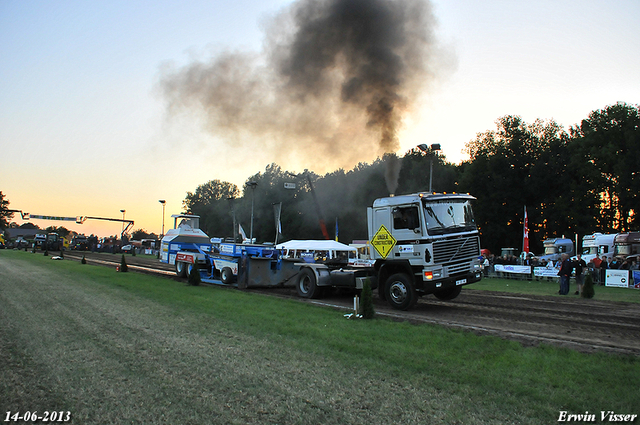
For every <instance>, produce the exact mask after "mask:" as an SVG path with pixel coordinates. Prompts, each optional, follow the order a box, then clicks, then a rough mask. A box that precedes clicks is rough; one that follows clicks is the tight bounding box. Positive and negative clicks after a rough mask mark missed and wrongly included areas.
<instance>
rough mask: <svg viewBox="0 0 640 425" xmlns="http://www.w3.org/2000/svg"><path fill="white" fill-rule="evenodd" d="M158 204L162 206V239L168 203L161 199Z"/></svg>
mask: <svg viewBox="0 0 640 425" xmlns="http://www.w3.org/2000/svg"><path fill="white" fill-rule="evenodd" d="M158 202H160V203H161V204H162V233H161V234H160V239H162V238H163V237H164V206H165V204H166V203H167V201H165V200H164V199H160V200H159V201H158Z"/></svg>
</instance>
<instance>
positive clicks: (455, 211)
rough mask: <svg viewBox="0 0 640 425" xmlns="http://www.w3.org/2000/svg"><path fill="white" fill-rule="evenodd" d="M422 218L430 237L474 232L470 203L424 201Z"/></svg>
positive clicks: (474, 224) (461, 201) (474, 226)
mask: <svg viewBox="0 0 640 425" xmlns="http://www.w3.org/2000/svg"><path fill="white" fill-rule="evenodd" d="M424 217H425V223H426V225H427V231H428V232H429V234H430V235H442V234H446V233H456V232H460V231H465V230H476V221H475V219H474V217H473V209H472V208H471V202H470V201H468V200H460V201H451V200H446V201H427V200H425V201H424Z"/></svg>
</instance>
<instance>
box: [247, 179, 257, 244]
mask: <svg viewBox="0 0 640 425" xmlns="http://www.w3.org/2000/svg"><path fill="white" fill-rule="evenodd" d="M247 185H248V186H249V187H250V188H251V231H250V232H249V243H253V201H254V199H255V197H256V195H255V193H256V186H257V185H258V183H256V182H249V183H247Z"/></svg>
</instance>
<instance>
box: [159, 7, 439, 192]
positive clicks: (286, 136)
mask: <svg viewBox="0 0 640 425" xmlns="http://www.w3.org/2000/svg"><path fill="white" fill-rule="evenodd" d="M432 31H433V17H432V13H431V6H430V4H429V3H428V2H427V1H426V0H300V1H298V2H296V3H293V4H292V5H291V6H290V7H288V8H287V9H286V10H284V11H283V12H281V13H280V14H278V15H276V16H275V17H273V19H272V20H270V22H269V25H268V26H267V28H266V33H265V48H264V50H263V52H261V53H260V54H252V53H242V52H222V53H218V54H215V55H214V56H213V57H212V59H211V60H210V61H209V62H208V63H204V62H194V63H191V64H189V65H187V66H185V67H183V68H180V69H175V68H173V69H165V70H164V72H163V74H162V76H161V88H162V90H163V93H164V95H165V96H166V98H167V100H168V104H169V111H170V112H171V113H178V112H183V111H185V110H187V111H191V112H193V111H195V112H198V113H199V115H200V116H201V118H202V119H203V120H204V123H205V126H206V128H207V130H208V131H210V132H211V133H212V134H213V135H215V136H216V137H217V138H219V139H220V140H222V141H223V142H224V143H226V144H227V145H228V147H229V148H230V149H231V150H233V149H234V148H239V149H241V150H242V152H247V149H246V148H250V149H251V150H252V151H253V150H256V149H260V150H261V151H262V152H267V153H268V154H269V156H270V160H271V161H277V162H279V163H282V164H284V165H285V166H290V165H291V164H298V166H300V167H305V168H310V169H314V170H316V171H328V170H331V169H335V168H339V167H344V168H346V167H351V166H353V165H355V164H357V163H359V162H362V161H369V160H371V159H373V158H375V157H377V156H380V155H383V154H385V153H390V154H393V155H387V158H388V163H389V170H388V173H387V185H388V189H389V191H390V192H391V193H393V192H394V191H395V188H396V179H397V174H398V172H399V168H400V167H399V160H398V159H397V157H395V153H396V151H397V150H398V149H399V142H398V131H399V129H400V128H401V126H402V119H403V116H405V114H406V113H408V112H411V110H412V108H413V107H414V106H415V102H416V97H417V96H418V95H419V93H420V92H421V90H422V89H423V88H424V85H425V84H426V83H428V82H429V81H430V80H431V78H432V68H433V67H432V66H431V65H432V62H433V60H434V59H433V57H434V55H433V51H434V48H435V47H434V44H435V43H434V37H433V34H432Z"/></svg>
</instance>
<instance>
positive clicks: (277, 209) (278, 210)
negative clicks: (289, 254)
mask: <svg viewBox="0 0 640 425" xmlns="http://www.w3.org/2000/svg"><path fill="white" fill-rule="evenodd" d="M272 205H273V215H274V217H275V219H276V240H275V243H276V245H277V244H278V236H280V235H281V234H282V222H281V221H280V217H281V215H282V202H279V203H277V204H275V203H274V204H272Z"/></svg>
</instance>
